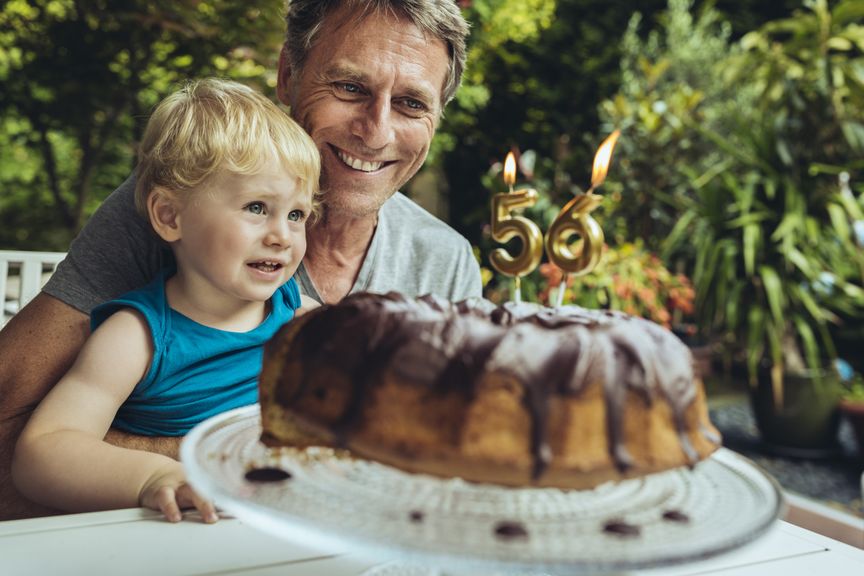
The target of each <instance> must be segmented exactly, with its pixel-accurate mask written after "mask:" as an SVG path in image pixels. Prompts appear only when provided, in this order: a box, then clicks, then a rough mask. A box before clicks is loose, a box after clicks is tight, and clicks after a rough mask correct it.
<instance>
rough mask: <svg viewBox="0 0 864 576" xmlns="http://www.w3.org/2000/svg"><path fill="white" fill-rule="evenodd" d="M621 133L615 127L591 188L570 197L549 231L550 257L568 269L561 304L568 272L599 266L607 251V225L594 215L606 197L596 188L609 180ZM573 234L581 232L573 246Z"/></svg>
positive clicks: (593, 173)
mask: <svg viewBox="0 0 864 576" xmlns="http://www.w3.org/2000/svg"><path fill="white" fill-rule="evenodd" d="M619 135H620V131H619V130H615V131H614V132H612V134H610V135H609V137H608V138H606V140H604V141H603V143H602V144H601V145H600V148H598V149H597V153H596V154H595V155H594V165H593V167H592V170H591V187H590V188H589V189H588V192H586V193H585V194H578V195H577V196H576V197H575V198H573V199H572V200H570V202H568V203H567V204H566V205H565V206H564V208H562V209H561V212H559V213H558V216H557V217H556V218H555V221H554V222H552V225H551V226H550V227H549V231H548V232H547V233H546V253H547V255H548V256H549V260H550V261H551V262H552V263H553V264H555V265H556V266H558V267H559V268H560V269H561V270H563V271H564V273H565V278H564V279H563V280H562V281H561V285H560V286H559V287H558V302H557V303H558V305H559V306H560V305H561V303H562V299H563V296H564V287H565V284H566V275H567V274H574V275H576V276H582V275H585V274H588V273H589V272H591V271H592V270H593V269H594V268H595V267H596V266H597V264H598V263H599V262H600V257H601V256H602V254H603V242H604V240H605V237H604V235H603V228H601V227H600V224H598V223H597V221H596V220H595V219H594V218H592V217H591V212H593V211H594V210H595V209H596V208H597V207H598V206H600V204H601V203H602V202H603V198H602V197H601V196H597V195H595V194H594V190H595V189H597V188H598V187H599V186H600V185H601V184H602V183H603V181H604V180H606V174H607V172H608V170H609V163H610V162H611V160H612V150H613V149H614V148H615V142H616V141H617V140H618V136H619ZM573 235H577V236H579V239H578V240H577V241H576V242H574V243H573V245H572V246H571V245H570V244H569V243H568V242H569V239H570V237H571V236H573Z"/></svg>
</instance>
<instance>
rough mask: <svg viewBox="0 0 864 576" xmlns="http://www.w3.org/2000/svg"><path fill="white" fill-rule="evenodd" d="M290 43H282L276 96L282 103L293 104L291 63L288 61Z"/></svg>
mask: <svg viewBox="0 0 864 576" xmlns="http://www.w3.org/2000/svg"><path fill="white" fill-rule="evenodd" d="M288 62H289V59H288V44H282V50H281V51H280V52H279V69H278V71H277V72H276V96H277V97H278V98H279V101H280V102H282V104H284V105H286V106H288V107H290V106H291V97H290V96H291V64H289V63H288Z"/></svg>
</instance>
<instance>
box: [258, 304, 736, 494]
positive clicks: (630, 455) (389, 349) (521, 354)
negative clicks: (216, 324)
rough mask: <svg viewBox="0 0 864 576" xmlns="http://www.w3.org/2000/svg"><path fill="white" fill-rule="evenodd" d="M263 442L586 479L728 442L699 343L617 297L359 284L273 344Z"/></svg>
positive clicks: (554, 479) (389, 460)
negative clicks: (386, 289)
mask: <svg viewBox="0 0 864 576" xmlns="http://www.w3.org/2000/svg"><path fill="white" fill-rule="evenodd" d="M260 403H261V412H262V427H263V432H262V440H263V441H264V442H265V443H267V444H268V445H295V446H298V445H299V446H303V445H308V444H326V445H330V446H335V447H344V448H347V449H348V450H350V452H351V453H352V454H353V455H355V456H358V457H362V458H367V459H370V460H376V461H379V462H382V463H385V464H388V465H392V466H395V467H398V468H401V469H404V470H407V471H411V472H422V473H427V474H432V475H437V476H445V477H461V478H463V479H465V480H470V481H475V482H490V483H495V484H504V485H513V486H554V487H559V488H573V489H583V488H590V487H593V486H596V485H598V484H600V483H603V482H606V481H610V480H620V479H623V478H629V477H634V476H642V475H645V474H650V473H653V472H659V471H662V470H667V469H670V468H675V467H679V466H693V465H695V464H696V463H697V462H699V461H700V460H702V459H704V458H706V457H708V456H709V455H710V454H711V453H712V452H713V451H714V450H715V449H717V448H718V447H719V445H720V434H719V433H718V432H717V430H716V429H715V428H714V427H713V426H712V425H711V423H710V421H709V420H708V412H707V408H706V404H705V396H704V391H703V389H702V384H701V382H700V381H699V380H698V379H696V378H695V377H694V373H693V360H692V357H691V355H690V351H689V349H688V348H687V347H686V346H685V345H684V344H683V343H682V342H681V341H680V340H678V338H676V337H675V336H674V335H673V334H672V333H671V332H669V331H668V330H666V329H664V328H662V327H660V326H658V325H657V324H654V323H652V322H649V321H647V320H644V319H642V318H636V317H631V316H627V315H625V314H621V313H617V312H610V311H594V310H586V309H583V308H578V307H575V306H566V307H561V308H556V309H551V308H543V307H540V306H536V305H530V304H513V303H509V304H506V305H504V306H500V307H495V306H494V305H492V304H491V303H489V302H487V301H483V300H477V301H464V302H459V303H450V302H447V301H444V300H440V299H437V298H434V297H430V296H426V297H422V298H417V299H409V298H405V297H403V296H401V295H399V294H396V293H390V294H387V295H375V294H355V295H351V296H348V297H347V298H345V299H344V300H343V301H342V302H340V303H339V304H336V305H330V306H322V307H321V308H318V309H316V310H313V311H312V312H310V313H308V314H306V315H305V316H302V317H300V318H298V319H296V320H294V321H292V322H289V323H288V324H286V325H285V326H283V327H282V329H281V330H280V331H279V332H278V333H277V334H276V335H275V336H274V338H273V339H272V340H271V341H270V342H269V343H268V344H267V345H266V347H265V352H264V365H263V370H262V374H261V379H260Z"/></svg>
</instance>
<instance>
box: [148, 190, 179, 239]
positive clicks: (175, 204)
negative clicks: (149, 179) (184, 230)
mask: <svg viewBox="0 0 864 576" xmlns="http://www.w3.org/2000/svg"><path fill="white" fill-rule="evenodd" d="M147 214H148V216H149V217H150V225H151V226H153V230H155V231H156V234H158V235H159V237H160V238H162V239H163V240H164V241H165V242H169V243H170V242H176V241H177V240H179V239H180V236H181V234H180V201H179V200H178V199H177V197H176V196H175V195H174V194H173V193H172V192H171V191H170V190H168V189H167V188H162V187H161V186H157V187H156V188H154V189H153V191H152V192H150V196H148V197H147Z"/></svg>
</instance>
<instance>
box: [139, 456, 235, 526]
mask: <svg viewBox="0 0 864 576" xmlns="http://www.w3.org/2000/svg"><path fill="white" fill-rule="evenodd" d="M138 501H139V502H141V505H142V506H145V507H147V508H152V509H153V510H159V511H161V512H162V513H163V514H165V518H167V519H168V521H170V522H179V521H180V520H182V519H183V515H182V514H181V513H180V509H181V508H191V507H193V506H194V507H195V508H196V509H197V510H198V512H200V513H201V517H202V518H203V519H204V522H207V523H208V524H212V523H213V522H216V521H217V520H218V519H219V516H218V515H217V514H216V508H215V506H213V503H212V502H210V501H208V500H205V499H203V498H201V497H200V496H198V494H196V493H195V491H194V490H192V487H191V486H189V484H187V483H186V475H185V474H184V473H183V467H182V466H181V465H180V463H179V462H177V463H174V464H173V465H171V466H168V467H163V468H160V469H159V470H157V471H155V472H154V473H153V474H152V475H151V476H150V478H149V479H148V480H147V482H146V483H145V484H144V487H143V488H142V489H141V493H140V495H139V496H138Z"/></svg>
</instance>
